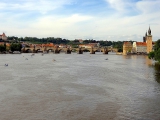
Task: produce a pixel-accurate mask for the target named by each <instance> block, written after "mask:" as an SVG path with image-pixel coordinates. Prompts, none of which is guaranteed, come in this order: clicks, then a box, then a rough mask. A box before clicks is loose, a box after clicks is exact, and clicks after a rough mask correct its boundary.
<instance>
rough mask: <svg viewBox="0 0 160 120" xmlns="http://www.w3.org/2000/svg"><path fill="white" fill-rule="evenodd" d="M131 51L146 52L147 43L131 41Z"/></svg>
mask: <svg viewBox="0 0 160 120" xmlns="http://www.w3.org/2000/svg"><path fill="white" fill-rule="evenodd" d="M132 51H133V53H147V43H146V42H133V48H132Z"/></svg>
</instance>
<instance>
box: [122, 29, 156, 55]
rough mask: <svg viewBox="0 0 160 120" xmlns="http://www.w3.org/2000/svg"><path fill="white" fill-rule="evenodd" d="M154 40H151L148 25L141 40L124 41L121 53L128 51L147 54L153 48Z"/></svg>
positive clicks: (125, 53) (124, 53)
mask: <svg viewBox="0 0 160 120" xmlns="http://www.w3.org/2000/svg"><path fill="white" fill-rule="evenodd" d="M153 45H154V42H153V41H152V35H151V29H150V27H149V29H148V34H147V32H146V34H145V36H144V37H143V42H133V44H132V43H131V42H124V44H123V55H127V54H128V53H136V54H148V53H150V52H151V51H152V50H153Z"/></svg>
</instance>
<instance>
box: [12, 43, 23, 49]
mask: <svg viewBox="0 0 160 120" xmlns="http://www.w3.org/2000/svg"><path fill="white" fill-rule="evenodd" d="M21 49H22V45H21V44H20V43H12V44H11V45H10V50H11V51H21Z"/></svg>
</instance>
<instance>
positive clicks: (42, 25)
mask: <svg viewBox="0 0 160 120" xmlns="http://www.w3.org/2000/svg"><path fill="white" fill-rule="evenodd" d="M159 5H160V0H0V16H1V17H0V23H1V24H0V34H1V33H3V32H5V33H6V35H7V36H18V37H26V36H28V37H38V38H42V37H61V38H66V39H69V40H74V39H95V40H110V41H126V40H134V41H142V37H143V36H144V35H145V32H146V31H147V30H148V28H149V25H150V27H151V30H152V35H153V40H154V41H156V40H157V39H160V31H159V28H160V7H159Z"/></svg>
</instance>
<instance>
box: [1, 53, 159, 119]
mask: <svg viewBox="0 0 160 120" xmlns="http://www.w3.org/2000/svg"><path fill="white" fill-rule="evenodd" d="M26 58H27V59H28V60H27V59H26ZM106 58H108V60H106ZM6 63H7V64H8V67H6V66H4V65H5V64H6ZM0 68H1V72H0V120H109V119H110V120H160V83H159V82H157V79H159V78H157V77H156V75H155V73H157V71H155V69H154V67H153V66H152V61H150V60H149V59H147V57H146V56H122V55H115V54H113V53H109V54H108V55H103V54H102V53H96V54H93V55H92V54H89V53H84V54H82V55H79V54H76V53H72V54H64V53H60V54H53V53H50V54H44V56H42V55H41V54H40V53H39V54H35V55H34V56H32V57H31V54H14V55H12V54H6V55H2V54H1V55H0Z"/></svg>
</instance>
